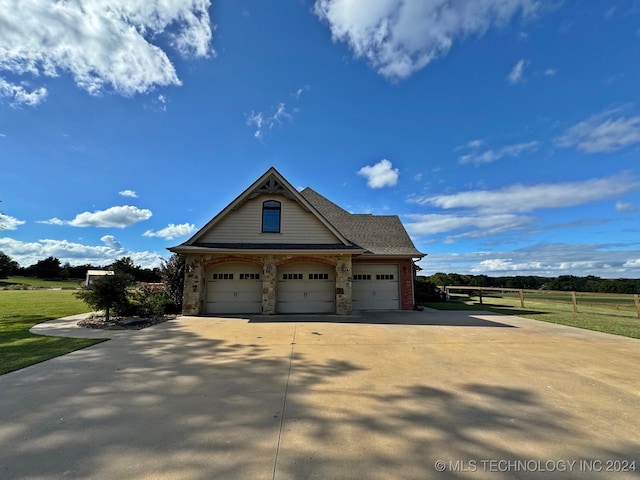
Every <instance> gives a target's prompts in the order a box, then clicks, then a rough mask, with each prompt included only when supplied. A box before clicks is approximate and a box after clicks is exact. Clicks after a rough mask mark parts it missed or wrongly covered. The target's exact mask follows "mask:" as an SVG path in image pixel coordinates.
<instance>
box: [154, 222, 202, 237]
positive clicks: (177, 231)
mask: <svg viewBox="0 0 640 480" xmlns="http://www.w3.org/2000/svg"><path fill="white" fill-rule="evenodd" d="M195 228H196V226H195V225H193V224H192V223H182V224H179V225H174V224H173V223H170V224H169V225H168V226H167V227H165V228H163V229H162V230H158V231H157V232H154V231H153V230H147V231H146V232H144V233H143V234H142V235H143V236H145V237H162V238H166V239H167V240H171V239H173V238H176V237H184V236H185V235H191V234H192V233H193V231H194V230H195Z"/></svg>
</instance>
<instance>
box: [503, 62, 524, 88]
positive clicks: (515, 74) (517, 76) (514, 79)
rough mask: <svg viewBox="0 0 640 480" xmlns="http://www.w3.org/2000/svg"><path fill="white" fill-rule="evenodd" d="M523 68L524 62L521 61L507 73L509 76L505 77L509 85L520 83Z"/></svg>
mask: <svg viewBox="0 0 640 480" xmlns="http://www.w3.org/2000/svg"><path fill="white" fill-rule="evenodd" d="M524 67H525V61H524V59H523V60H520V61H519V62H518V63H516V64H515V66H514V67H513V68H512V69H511V72H509V75H507V81H508V82H509V83H510V84H511V85H516V84H518V83H520V82H522V80H523V75H524Z"/></svg>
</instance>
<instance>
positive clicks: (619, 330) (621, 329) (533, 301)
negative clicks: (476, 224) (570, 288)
mask: <svg viewBox="0 0 640 480" xmlns="http://www.w3.org/2000/svg"><path fill="white" fill-rule="evenodd" d="M451 300H452V301H451V302H447V303H429V304H426V305H425V306H427V307H430V308H435V309H441V310H443V309H446V310H460V309H465V310H489V311H492V312H496V313H503V314H507V315H518V316H521V317H526V318H531V319H533V320H541V321H543V322H550V323H558V324H561V325H569V326H572V327H579V328H585V329H588V330H596V331H598V332H605V333H613V334H615V335H623V336H625V337H631V338H640V319H639V318H638V314H637V310H636V307H635V304H634V302H633V299H632V298H630V297H629V296H622V295H617V296H616V295H605V294H603V295H585V294H582V295H581V294H580V293H578V294H577V300H578V301H577V308H578V312H577V313H575V312H574V311H573V304H572V301H571V293H570V292H567V293H566V294H565V293H557V292H554V293H544V292H540V293H535V294H531V293H529V292H527V293H526V295H525V308H522V307H521V304H520V295H519V293H517V292H505V293H501V294H496V293H495V292H492V293H491V294H489V295H488V294H484V295H483V298H482V304H480V301H479V297H478V296H477V294H474V296H469V295H466V294H456V293H453V294H452V295H451Z"/></svg>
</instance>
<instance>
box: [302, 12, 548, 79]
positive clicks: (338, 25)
mask: <svg viewBox="0 0 640 480" xmlns="http://www.w3.org/2000/svg"><path fill="white" fill-rule="evenodd" d="M539 6H540V2H538V1H537V0H458V1H455V2H451V1H449V0H431V1H424V0H377V1H372V0H316V2H315V5H314V12H315V14H316V15H317V16H318V17H319V18H320V19H321V20H323V21H325V22H326V23H327V24H328V25H329V28H330V30H331V35H332V37H333V40H334V41H341V42H345V43H347V44H348V45H349V47H350V48H351V50H352V51H353V53H354V55H355V56H356V57H359V58H365V59H366V60H367V61H368V62H369V64H370V65H371V66H372V67H373V68H375V69H376V70H377V71H378V73H380V74H381V75H383V76H384V77H386V78H389V79H392V80H398V79H403V78H406V77H408V76H410V75H411V74H412V73H414V72H416V71H417V70H420V69H422V68H423V67H425V66H426V65H428V64H429V63H430V62H431V61H433V60H434V59H436V58H438V57H441V56H443V55H446V54H447V52H448V51H449V50H450V49H451V47H452V45H453V43H454V42H455V41H459V40H461V39H464V38H465V37H468V36H471V35H478V36H481V35H483V34H484V33H485V32H486V31H487V30H488V29H490V28H492V27H500V26H505V25H507V24H508V23H509V22H510V21H511V20H512V18H513V17H515V16H516V15H517V14H522V16H523V17H525V18H526V17H529V16H531V15H533V14H535V12H536V11H537V10H538V8H539Z"/></svg>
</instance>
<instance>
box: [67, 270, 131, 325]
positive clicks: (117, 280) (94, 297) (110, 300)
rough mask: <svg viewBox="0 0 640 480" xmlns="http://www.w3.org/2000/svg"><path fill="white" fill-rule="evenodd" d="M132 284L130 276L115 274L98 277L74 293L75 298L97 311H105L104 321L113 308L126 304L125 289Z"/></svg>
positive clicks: (107, 318)
mask: <svg viewBox="0 0 640 480" xmlns="http://www.w3.org/2000/svg"><path fill="white" fill-rule="evenodd" d="M132 283H133V277H132V276H131V275H127V274H122V273H117V274H115V275H105V276H103V277H99V278H97V279H96V280H94V281H93V282H91V285H90V286H89V287H85V288H84V289H82V290H81V291H79V292H77V293H76V297H78V298H79V299H80V300H82V301H84V302H85V303H86V304H87V305H89V306H91V307H93V308H96V309H98V310H105V316H106V321H107V322H108V321H109V312H110V310H111V308H113V307H116V308H117V307H121V306H123V305H126V303H127V287H128V286H129V285H131V284H132Z"/></svg>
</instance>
